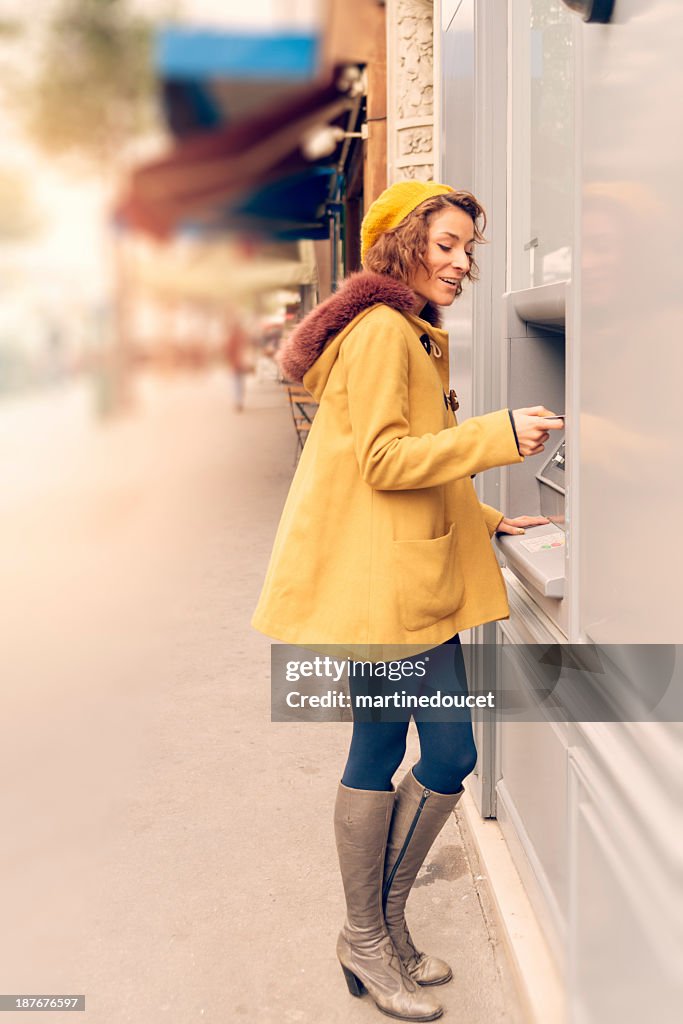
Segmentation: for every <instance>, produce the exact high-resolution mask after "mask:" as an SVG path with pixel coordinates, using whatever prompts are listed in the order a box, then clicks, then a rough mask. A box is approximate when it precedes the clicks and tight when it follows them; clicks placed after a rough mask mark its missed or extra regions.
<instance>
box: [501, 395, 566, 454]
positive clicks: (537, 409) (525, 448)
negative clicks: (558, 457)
mask: <svg viewBox="0 0 683 1024" xmlns="http://www.w3.org/2000/svg"><path fill="white" fill-rule="evenodd" d="M549 416H553V413H552V412H551V411H550V409H546V408H545V406H544V405H532V406H530V407H529V408H527V409H514V410H513V413H512V418H513V419H514V421H515V430H516V431H517V443H518V444H519V454H520V455H540V453H541V452H542V451H543V446H544V445H545V442H546V441H547V440H548V438H549V437H550V434H549V433H548V431H549V430H564V420H563V419H547V418H546V417H549Z"/></svg>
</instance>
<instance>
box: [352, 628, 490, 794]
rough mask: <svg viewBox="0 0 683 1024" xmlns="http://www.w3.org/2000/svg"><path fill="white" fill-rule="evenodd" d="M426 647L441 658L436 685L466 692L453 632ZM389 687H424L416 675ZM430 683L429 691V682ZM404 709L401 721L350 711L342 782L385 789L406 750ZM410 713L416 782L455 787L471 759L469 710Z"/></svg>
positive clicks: (466, 772)
mask: <svg viewBox="0 0 683 1024" xmlns="http://www.w3.org/2000/svg"><path fill="white" fill-rule="evenodd" d="M427 653H428V654H430V655H432V656H434V655H438V657H439V658H440V659H441V668H440V670H439V671H440V673H441V675H440V677H439V678H440V682H439V688H440V689H442V690H448V692H450V693H465V694H466V693H467V692H468V691H467V678H466V675H465V664H464V661H463V657H462V649H461V647H460V640H459V638H458V637H457V636H455V637H453V638H452V639H451V640H449V641H447V644H442V645H441V647H439V648H436V649H435V650H434V651H430V652H427ZM424 656H425V655H424V654H423V655H419V656H418V657H419V658H424ZM404 660H415V659H404ZM385 688H386V686H385ZM390 689H391V691H392V692H393V691H394V690H396V689H399V690H405V691H406V692H410V693H416V694H417V693H420V692H430V691H429V690H426V691H422V690H421V689H420V684H419V680H416V679H413V680H402V681H401V683H400V684H398V686H397V685H392V686H391V688H390ZM430 689H431V691H432V692H433V689H434V683H433V682H432V683H431V684H430ZM350 692H351V696H352V698H354V696H355V694H356V693H358V692H359V687H358V684H356V683H355V681H354V679H353V678H351V680H350ZM363 692H367V690H364V691H363ZM407 714H408V713H407V712H406V711H404V712H403V718H404V719H405V720H404V721H359V720H358V716H357V715H355V716H354V723H353V735H352V737H351V747H350V749H349V756H348V760H347V762H346V767H345V768H344V774H343V776H342V782H343V784H344V785H345V786H349V787H350V788H351V789H374V790H389V791H390V790H391V787H392V782H391V780H392V778H393V775H394V773H395V771H396V770H397V768H398V767H399V765H400V764H401V762H402V761H403V758H404V756H405V752H406V737H407V734H408V725H409V724H410V719H409V717H407ZM384 717H386V716H384ZM414 717H415V724H416V726H417V732H418V736H419V739H420V759H419V761H418V762H417V763H416V764H415V765H414V766H413V774H414V775H415V778H416V779H417V781H418V782H419V783H420V784H421V785H423V786H425V787H426V788H427V789H433V790H434V791H435V792H437V793H457V792H459V791H460V789H461V788H462V782H463V779H464V778H466V776H468V775H469V774H470V772H471V771H472V770H473V769H474V766H475V764H476V762H477V748H476V747H475V745H474V736H473V733H472V722H471V719H470V715H469V712H468V711H466V710H464V711H462V712H461V713H460V714H459V716H454V717H453V720H449V718H448V717H446V716H444V715H443V714H441V715H439V717H438V720H434V719H435V717H436V716H435V715H434V714H432V715H431V720H429V717H430V716H429V714H428V713H425V712H423V711H422V709H419V708H418V709H415V711H414ZM455 717H457V720H455Z"/></svg>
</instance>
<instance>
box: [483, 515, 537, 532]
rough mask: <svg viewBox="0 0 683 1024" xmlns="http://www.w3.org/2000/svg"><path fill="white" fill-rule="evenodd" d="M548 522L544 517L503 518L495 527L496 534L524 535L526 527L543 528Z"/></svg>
mask: <svg viewBox="0 0 683 1024" xmlns="http://www.w3.org/2000/svg"><path fill="white" fill-rule="evenodd" d="M549 522H550V520H549V519H547V518H546V517H545V516H517V517H516V518H515V519H508V518H507V517H503V519H501V521H500V522H499V524H498V526H497V527H496V533H524V530H525V529H526V527H527V526H545V524H546V523H549Z"/></svg>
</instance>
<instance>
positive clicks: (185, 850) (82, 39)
mask: <svg viewBox="0 0 683 1024" xmlns="http://www.w3.org/2000/svg"><path fill="white" fill-rule="evenodd" d="M241 8H242V5H238V4H235V3H232V4H230V3H227V4H226V3H223V2H214V3H211V2H207V0H202V2H199V0H185V2H182V0H178V2H164V0H45V2H41V3H40V4H38V5H35V6H34V7H32V8H31V9H30V10H28V9H27V8H24V9H21V8H20V7H19V6H18V5H17V4H16V3H12V2H8V0H2V3H1V4H0V66H1V72H2V74H1V77H0V86H1V88H2V98H3V103H2V108H1V109H2V113H1V114H0V129H1V130H2V134H3V147H2V158H1V160H0V292H1V301H0V465H1V466H2V480H3V486H2V489H1V490H0V516H1V523H2V529H1V532H0V554H1V556H2V566H3V597H2V607H3V615H2V620H3V621H2V636H1V641H0V658H1V661H2V665H3V666H4V670H3V686H2V716H1V719H0V820H1V822H2V841H1V845H0V877H1V882H0V905H1V906H2V918H3V923H2V928H1V930H0V990H1V991H2V992H4V993H33V994H35V993H37V992H38V991H40V992H42V993H48V992H49V993H63V994H66V993H84V994H85V995H86V1006H87V1011H86V1013H87V1019H88V1020H90V1021H92V1022H94V1024H114V1022H117V1024H118V1022H126V1021H131V1022H133V1021H140V1020H144V1021H147V1022H149V1024H156V1022H160V1021H162V1020H172V1021H183V1022H185V1021H190V1020H206V1021H212V1022H218V1021H221V1022H222V1021H232V1020H242V1019H244V1020H259V1021H263V1022H270V1021H272V1022H273V1024H275V1022H276V1021H278V1022H279V1021H302V1022H305V1021H310V1022H313V1021H322V1020H324V1021H329V1022H332V1021H337V1020H339V1021H341V1020H342V1019H344V1020H346V1019H349V1013H351V1014H352V1016H353V1019H354V1020H359V1021H361V1020H372V1019H374V1018H375V1015H376V1012H377V1011H376V1010H375V1009H374V1007H373V1006H372V1005H371V1003H370V1001H369V1000H363V1001H362V1002H361V1001H353V1003H352V1005H350V997H349V996H348V994H347V992H346V989H345V986H344V983H343V979H342V977H341V973H340V972H339V969H338V964H337V963H336V959H335V957H334V944H335V941H336V934H337V931H338V928H339V927H340V925H341V919H342V916H343V902H342V893H341V883H340V880H339V878H338V872H337V866H336V854H335V850H334V839H333V832H332V806H333V802H334V796H335V792H336V786H337V780H338V777H339V773H340V771H341V768H342V765H343V760H344V756H345V750H346V745H347V743H348V738H349V725H348V723H339V724H338V725H336V726H335V725H329V724H328V725H321V726H310V725H306V724H303V725H296V724H293V723H290V724H288V725H272V724H271V723H270V709H269V697H270V694H269V655H270V645H269V642H268V640H267V639H266V638H265V637H262V636H260V635H258V634H256V633H255V632H254V631H253V630H252V629H251V628H250V625H249V620H250V617H251V614H252V611H253V608H254V606H255V603H256V599H257V596H258V592H259V589H260V586H261V582H262V579H263V576H264V572H265V567H266V563H267V559H268V555H269V552H270V546H271V543H272V538H273V535H274V531H275V528H276V525H277V520H278V516H279V511H280V509H281V507H282V503H283V501H284V497H285V494H286V491H287V487H288V485H289V481H290V479H291V475H292V473H293V470H294V466H295V463H296V458H297V455H298V453H299V450H300V447H301V445H302V444H303V442H304V441H305V434H306V429H307V424H308V419H307V417H308V416H309V415H312V410H311V409H310V407H307V406H306V404H305V403H301V405H300V406H297V405H296V404H292V402H291V401H290V400H289V396H288V392H287V389H286V386H285V385H284V384H283V382H281V381H280V380H279V376H278V369H277V366H276V363H275V361H274V358H273V357H274V355H275V352H276V349H277V345H278V343H279V341H280V340H281V338H282V336H283V335H284V334H285V333H286V332H287V331H288V330H291V328H292V326H293V324H294V323H295V322H296V321H297V319H299V318H300V316H301V315H302V314H303V313H304V312H305V311H306V310H307V309H308V308H310V306H311V305H312V304H313V302H314V301H315V300H316V298H318V297H320V296H321V295H324V294H325V293H326V291H329V289H330V288H331V286H332V283H333V276H334V277H338V276H339V275H340V274H341V273H342V272H343V270H344V267H343V262H344V258H345V254H344V251H343V245H342V238H341V233H340V229H339V216H340V208H339V204H338V202H337V203H336V205H335V201H336V199H337V197H338V181H337V179H339V180H341V175H340V174H339V173H338V170H337V166H338V164H337V159H336V158H337V157H338V156H339V154H340V151H341V150H342V149H343V150H344V160H346V158H347V156H348V150H349V145H350V142H351V141H353V143H354V144H356V140H355V139H354V140H349V139H346V140H344V139H343V138H342V136H343V135H344V132H345V130H346V129H348V128H349V127H351V128H355V125H354V124H351V120H353V119H356V118H357V117H358V115H359V113H360V106H361V99H360V93H359V92H358V90H357V88H356V86H357V83H358V71H357V69H355V68H354V67H351V68H349V69H347V71H346V72H344V71H343V68H342V70H341V72H340V71H339V69H337V70H335V68H336V66H337V58H336V57H334V56H331V55H330V54H329V53H328V54H327V55H325V56H323V55H322V54H321V52H320V35H321V32H320V24H319V17H320V10H319V9H318V7H317V5H316V4H315V3H314V2H313V0H311V2H299V3H297V2H291V0H290V2H286V0H282V2H277V0H273V2H264V0H255V2H253V3H251V4H249V5H248V11H247V10H242V9H241ZM226 39H227V40H228V41H230V40H232V43H233V46H232V47H229V46H227V47H226V45H225V43H226ZM217 44H221V45H218V49H217ZM325 45H328V46H332V45H340V46H342V49H343V46H345V45H346V44H343V43H334V40H332V38H331V36H330V37H329V38H327V42H326V44H325ZM232 54H235V56H234V58H233V57H232V56H231V55H232ZM226 55H227V57H226ZM226 60H227V63H225V62H226ZM221 62H224V63H223V64H222V63H221ZM354 72H355V74H354ZM350 119H351V120H350ZM328 121H329V125H328ZM233 122H234V123H235V124H236V125H237V127H236V129H233V127H232V126H233ZM318 122H321V123H322V134H321V130H320V128H318V129H317V131H318V135H317V136H316V135H315V133H314V134H313V136H311V137H310V138H309V136H308V135H306V130H307V126H308V127H310V126H311V125H313V127H315V126H316V124H318ZM330 125H331V126H332V127H330ZM283 127H284V128H285V129H286V130H285V132H284V135H283V136H282V137H280V134H278V133H280V132H281V129H282V128H283ZM326 131H327V132H328V135H329V137H326V136H325V132H326ZM240 132H242V134H240ZM245 132H246V134H245ZM330 132H331V135H330ZM264 133H265V134H267V135H268V134H269V137H270V145H269V147H268V146H266V149H267V150H268V151H267V152H263V151H262V150H263V145H262V144H263V140H264ZM302 137H305V138H307V139H309V149H310V151H309V152H307V153H304V152H303V151H302V148H301V140H302ZM203 147H204V148H203ZM207 147H208V148H207ZM245 154H246V156H245ZM332 155H335V159H334V160H331V159H330V158H331V157H332ZM359 158H360V150H359V149H358V151H357V154H356V159H357V160H358V159H359ZM200 165H201V166H200ZM150 182H151V184H150ZM328 201H329V204H331V205H328ZM330 222H332V226H333V246H332V248H331V249H330V244H329V240H328V235H329V231H330ZM334 232H336V235H335V234H334ZM316 245H317V246H318V251H317V253H316V248H315V247H316ZM346 255H347V257H348V254H346ZM346 263H347V264H349V258H346ZM299 397H301V396H299ZM477 872H478V868H477V865H476V853H475V851H474V849H470V850H469V852H468V850H467V849H466V847H465V843H464V840H463V837H462V836H461V834H460V832H459V830H458V828H457V826H456V824H455V821H454V822H453V823H452V828H451V829H449V830H447V831H446V832H445V833H444V837H443V838H442V839H441V840H440V843H439V844H438V845H437V847H436V848H435V851H434V854H433V857H432V859H431V860H430V864H429V874H428V875H427V876H425V881H424V883H423V885H422V887H421V888H419V889H418V890H417V895H416V898H415V920H416V922H417V927H419V928H421V930H422V933H423V935H424V937H425V939H431V940H432V942H434V943H437V944H438V943H439V942H440V943H442V944H446V945H447V946H448V948H449V949H452V950H454V951H455V950H457V951H458V952H457V953H456V955H457V957H459V958H460V965H459V966H458V965H457V964H456V965H455V967H456V972H457V973H458V974H461V975H462V979H461V981H460V982H459V985H458V988H457V990H455V989H454V991H453V992H452V993H451V994H450V1006H451V1017H452V1019H453V1020H454V1021H458V1020H462V1021H463V1022H464V1021H468V1024H472V1022H481V1024H491V1022H494V1021H500V1022H508V1021H510V1022H515V1021H517V1020H518V1019H519V1008H518V999H517V996H516V993H515V990H514V986H513V984H512V981H511V977H510V972H509V968H508V966H507V962H506V959H505V956H504V954H503V952H502V948H501V946H500V943H499V939H498V937H497V935H496V925H495V922H494V918H493V913H492V909H491V907H490V906H488V905H487V899H488V897H487V895H486V893H485V892H484V891H483V890H482V889H481V886H480V884H479V882H477V881H476V876H477ZM449 908H450V909H449ZM8 1019H9V1016H8ZM32 1019H36V1020H37V1019H42V1018H39V1017H38V1015H37V1014H31V1013H28V1014H23V1015H22V1020H27V1021H30V1020H32Z"/></svg>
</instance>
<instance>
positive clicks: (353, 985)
mask: <svg viewBox="0 0 683 1024" xmlns="http://www.w3.org/2000/svg"><path fill="white" fill-rule="evenodd" d="M341 969H342V971H343V972H344V980H345V981H346V984H347V986H348V989H349V992H350V993H351V995H352V996H362V995H363V985H362V983H361V982H360V981H359V980H358V978H357V977H356V975H355V974H354V973H353V971H350V970H349V969H348V967H344V964H341Z"/></svg>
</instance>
